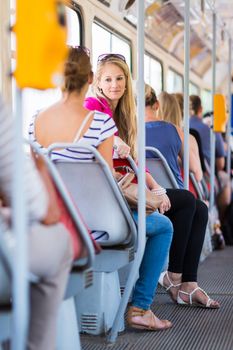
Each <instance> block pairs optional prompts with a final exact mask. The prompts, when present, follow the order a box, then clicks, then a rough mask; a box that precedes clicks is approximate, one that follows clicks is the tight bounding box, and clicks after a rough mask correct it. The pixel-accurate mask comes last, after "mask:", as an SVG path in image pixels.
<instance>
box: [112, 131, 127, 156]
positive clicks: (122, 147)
mask: <svg viewBox="0 0 233 350" xmlns="http://www.w3.org/2000/svg"><path fill="white" fill-rule="evenodd" d="M114 149H115V150H116V151H117V154H118V156H119V158H122V159H125V158H127V157H128V156H129V154H130V147H129V146H128V145H127V144H126V143H125V142H124V141H122V139H121V138H120V137H119V136H115V137H114Z"/></svg>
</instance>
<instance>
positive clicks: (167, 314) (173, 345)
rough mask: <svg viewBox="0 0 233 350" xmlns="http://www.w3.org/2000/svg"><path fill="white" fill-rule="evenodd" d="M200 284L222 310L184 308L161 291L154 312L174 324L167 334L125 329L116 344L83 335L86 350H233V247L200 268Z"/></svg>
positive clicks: (102, 337)
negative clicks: (219, 304)
mask: <svg viewBox="0 0 233 350" xmlns="http://www.w3.org/2000/svg"><path fill="white" fill-rule="evenodd" d="M199 285H200V286H201V287H203V289H205V290H206V291H207V293H208V294H209V295H211V296H212V297H213V298H216V299H217V300H218V301H219V302H220V303H221V308H220V309H219V310H205V309H201V308H188V307H181V306H177V305H175V304H173V303H172V302H171V301H170V299H169V297H168V295H167V294H165V293H164V292H163V291H162V290H161V289H159V290H158V294H157V295H156V298H155V302H154V304H153V310H154V312H155V313H156V315H157V316H158V317H160V318H167V319H169V320H171V321H172V322H173V325H174V326H173V328H171V329H170V330H167V331H164V332H143V331H135V330H131V329H126V331H125V332H123V333H122V334H121V335H119V337H118V339H117V342H116V344H114V345H108V344H107V343H106V337H104V336H101V337H96V336H88V335H82V336H81V342H82V349H83V350H107V349H112V350H154V349H156V350H233V248H229V247H228V248H226V249H225V250H223V251H217V252H214V253H212V254H211V256H210V257H208V258H207V259H206V260H205V261H204V263H202V264H201V265H200V268H199Z"/></svg>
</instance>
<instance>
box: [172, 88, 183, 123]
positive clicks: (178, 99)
mask: <svg viewBox="0 0 233 350" xmlns="http://www.w3.org/2000/svg"><path fill="white" fill-rule="evenodd" d="M172 95H174V96H175V98H176V99H177V102H178V103H179V106H180V112H181V117H182V118H183V114H184V96H183V94H182V93H181V92H176V93H174V94H172Z"/></svg>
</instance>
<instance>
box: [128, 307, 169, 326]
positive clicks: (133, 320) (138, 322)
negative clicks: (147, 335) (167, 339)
mask: <svg viewBox="0 0 233 350" xmlns="http://www.w3.org/2000/svg"><path fill="white" fill-rule="evenodd" d="M127 323H128V325H129V326H130V327H132V328H136V329H145V330H148V331H163V330H165V329H168V328H170V327H171V326H172V323H171V322H170V321H168V320H160V319H159V318H158V317H156V316H155V314H153V312H152V311H151V310H143V309H140V308H138V307H135V306H131V307H130V308H129V310H128V313H127Z"/></svg>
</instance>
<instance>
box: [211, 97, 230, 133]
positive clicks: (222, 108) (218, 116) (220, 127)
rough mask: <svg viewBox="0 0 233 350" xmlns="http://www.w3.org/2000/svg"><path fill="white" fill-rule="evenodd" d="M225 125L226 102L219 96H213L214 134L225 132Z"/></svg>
mask: <svg viewBox="0 0 233 350" xmlns="http://www.w3.org/2000/svg"><path fill="white" fill-rule="evenodd" d="M226 123H227V113H226V100H225V96H224V95H221V94H216V95H214V125H213V129H214V131H215V132H225V131H226Z"/></svg>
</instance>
